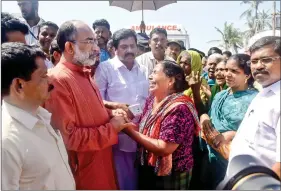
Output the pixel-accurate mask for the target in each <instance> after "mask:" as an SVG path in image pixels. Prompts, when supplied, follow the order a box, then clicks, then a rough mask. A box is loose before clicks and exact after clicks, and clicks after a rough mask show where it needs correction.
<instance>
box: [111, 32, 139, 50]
mask: <svg viewBox="0 0 281 191" xmlns="http://www.w3.org/2000/svg"><path fill="white" fill-rule="evenodd" d="M129 37H133V38H134V39H135V41H136V44H137V34H136V32H135V31H133V30H131V29H120V30H118V31H116V32H115V33H114V34H113V36H112V40H113V46H114V48H116V49H117V48H118V45H119V42H120V40H123V39H127V38H129Z"/></svg>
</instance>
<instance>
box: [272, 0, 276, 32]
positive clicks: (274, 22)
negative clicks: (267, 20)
mask: <svg viewBox="0 0 281 191" xmlns="http://www.w3.org/2000/svg"><path fill="white" fill-rule="evenodd" d="M272 27H273V36H275V28H276V0H274V1H273V17H272Z"/></svg>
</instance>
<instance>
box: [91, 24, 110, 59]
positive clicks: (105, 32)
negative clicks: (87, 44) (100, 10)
mask: <svg viewBox="0 0 281 191" xmlns="http://www.w3.org/2000/svg"><path fill="white" fill-rule="evenodd" d="M93 29H94V31H95V34H96V37H97V40H98V46H99V47H100V62H104V61H106V60H108V59H110V53H109V52H108V50H107V42H108V40H109V38H110V37H111V32H110V25H109V23H108V21H107V20H105V19H100V20H96V21H95V22H94V23H93Z"/></svg>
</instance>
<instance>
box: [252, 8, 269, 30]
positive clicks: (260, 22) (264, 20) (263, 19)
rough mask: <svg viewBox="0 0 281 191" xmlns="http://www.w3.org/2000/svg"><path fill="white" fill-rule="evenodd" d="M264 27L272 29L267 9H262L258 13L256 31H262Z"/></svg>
mask: <svg viewBox="0 0 281 191" xmlns="http://www.w3.org/2000/svg"><path fill="white" fill-rule="evenodd" d="M266 29H272V16H271V14H270V13H269V10H268V11H264V10H263V11H262V12H259V13H258V19H257V28H256V31H257V32H260V31H264V30H266Z"/></svg>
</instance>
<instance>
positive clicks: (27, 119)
mask: <svg viewBox="0 0 281 191" xmlns="http://www.w3.org/2000/svg"><path fill="white" fill-rule="evenodd" d="M2 109H3V111H6V112H7V113H8V114H9V115H10V116H11V117H12V118H14V119H16V120H17V121H19V122H21V123H22V124H23V125H24V126H25V127H27V128H28V129H33V128H34V126H35V125H36V123H37V122H38V121H39V119H38V118H36V117H34V116H33V115H32V114H30V113H29V112H27V111H25V110H23V109H21V108H19V107H16V106H14V105H11V104H9V103H7V102H6V101H4V100H3V102H2ZM37 113H38V115H39V116H40V117H41V118H44V119H45V120H46V121H48V122H49V121H50V120H51V115H52V114H51V113H49V112H48V111H47V110H45V109H44V108H42V107H41V106H39V107H38V109H37Z"/></svg>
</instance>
